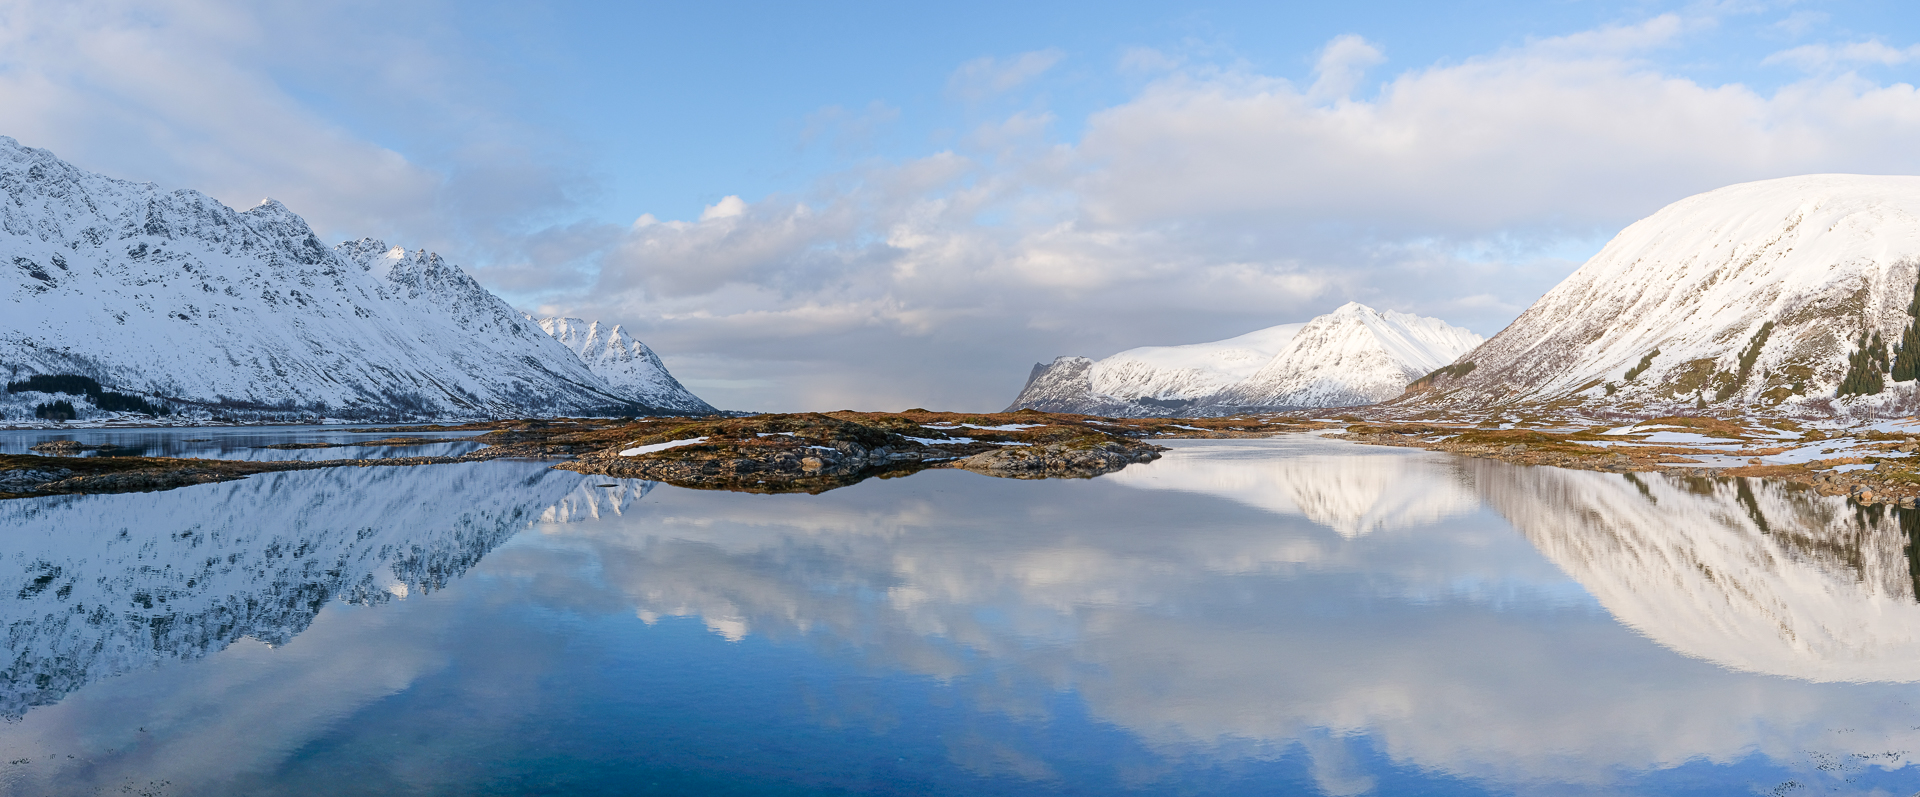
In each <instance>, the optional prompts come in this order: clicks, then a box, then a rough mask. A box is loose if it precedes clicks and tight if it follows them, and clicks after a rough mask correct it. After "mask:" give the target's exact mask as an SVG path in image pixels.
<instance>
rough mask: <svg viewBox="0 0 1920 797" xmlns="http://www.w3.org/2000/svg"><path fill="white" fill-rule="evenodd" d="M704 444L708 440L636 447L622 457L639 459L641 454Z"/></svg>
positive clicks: (628, 450)
mask: <svg viewBox="0 0 1920 797" xmlns="http://www.w3.org/2000/svg"><path fill="white" fill-rule="evenodd" d="M704 442H707V438H705V437H695V438H691V439H687V440H675V441H673V442H670V443H654V444H652V445H644V446H636V447H634V448H629V449H627V450H625V451H622V452H620V456H623V457H637V456H640V455H641V454H651V453H653V452H655V451H665V450H667V449H669V448H679V447H681V446H690V445H694V444H695V443H704Z"/></svg>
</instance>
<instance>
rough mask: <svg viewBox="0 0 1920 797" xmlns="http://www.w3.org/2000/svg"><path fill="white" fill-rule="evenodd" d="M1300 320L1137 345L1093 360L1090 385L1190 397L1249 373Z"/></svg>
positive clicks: (1118, 392) (1113, 392)
mask: <svg viewBox="0 0 1920 797" xmlns="http://www.w3.org/2000/svg"><path fill="white" fill-rule="evenodd" d="M1305 326H1306V324H1281V325H1279V326H1274V327H1267V328H1266V329H1261V330H1256V331H1253V332H1249V333H1247V334H1245V335H1240V336H1238V337H1232V338H1227V339H1226V340H1218V341H1214V342H1212V343H1190V344H1187V345H1184V346H1142V347H1140V348H1137V349H1128V350H1126V351H1123V352H1120V353H1119V354H1115V355H1113V356H1111V357H1108V358H1106V359H1104V360H1100V361H1098V362H1096V363H1094V364H1093V369H1092V371H1090V372H1089V374H1088V377H1089V378H1090V379H1091V380H1092V383H1093V390H1094V392H1096V393H1100V394H1103V395H1108V396H1114V397H1116V398H1121V399H1137V398H1152V399H1160V400H1182V399H1196V398H1201V397H1204V396H1210V395H1213V394H1214V393H1218V392H1220V391H1222V390H1225V389H1227V388H1228V387H1231V386H1232V385H1234V384H1235V383H1238V382H1240V381H1242V380H1244V379H1246V378H1247V377H1250V376H1253V375H1254V373H1255V372H1257V371H1259V370H1260V367H1261V366H1263V365H1266V364H1267V362H1268V361H1270V360H1272V359H1273V356H1274V355H1276V354H1279V353H1280V351H1281V350H1282V349H1284V348H1286V346H1287V343H1288V342H1289V341H1292V340H1293V338H1294V336H1295V335H1297V334H1299V332H1300V330H1301V329H1302V328H1304V327H1305Z"/></svg>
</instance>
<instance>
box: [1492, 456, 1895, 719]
mask: <svg viewBox="0 0 1920 797" xmlns="http://www.w3.org/2000/svg"><path fill="white" fill-rule="evenodd" d="M1467 462H1469V463H1471V464H1463V465H1462V466H1461V467H1462V468H1463V469H1465V470H1466V471H1467V472H1468V473H1470V474H1471V475H1472V477H1473V480H1474V482H1475V483H1476V484H1478V485H1479V486H1480V490H1481V493H1482V494H1483V495H1485V496H1486V499H1487V502H1488V503H1489V504H1490V505H1491V506H1493V507H1494V508H1496V509H1498V510H1499V511H1500V513H1501V514H1503V515H1505V516H1506V517H1507V519H1508V520H1510V521H1511V522H1512V523H1513V524H1514V526H1515V527H1516V528H1518V529H1519V530H1520V532H1521V533H1523V534H1525V535H1526V536H1527V539H1528V540H1531V541H1532V542H1533V544H1534V545H1535V546H1536V547H1538V548H1539V549H1540V551H1541V552H1542V553H1544V554H1546V555H1547V557H1548V558H1551V559H1552V560H1553V561H1554V563H1555V564H1558V565H1560V566H1561V567H1562V568H1565V569H1566V571H1567V573H1568V574H1569V575H1571V576H1573V577H1574V578H1575V579H1577V580H1578V581H1579V582H1580V584H1581V585H1582V586H1583V587H1585V588H1586V589H1587V591H1588V592H1590V593H1592V594H1593V595H1594V597H1595V598H1597V599H1599V601H1600V603H1601V604H1602V605H1604V606H1605V607H1606V608H1607V610H1608V611H1609V612H1611V613H1612V614H1613V616H1614V617H1615V618H1616V619H1618V620H1620V621H1621V622H1623V623H1626V624H1627V625H1630V626H1632V627H1633V628H1635V629H1638V630H1639V631H1640V632H1642V633H1644V634H1646V635H1647V636H1648V637H1650V638H1652V639H1653V640H1654V641H1657V642H1659V643H1660V644H1662V645H1665V646H1667V647H1669V648H1672V649H1674V650H1677V651H1679V652H1681V653H1684V654H1687V655H1689V656H1697V657H1699V658H1702V659H1706V660H1708V661H1711V662H1714V663H1716V664H1719V665H1722V666H1725V667H1731V668H1734V669H1739V670H1748V671H1752V672H1761V673H1770V674H1774V675H1784V676H1788V677H1792V678H1803V679H1807V680H1811V681H1920V603H1916V602H1915V593H1914V580H1915V577H1916V572H1915V569H1914V558H1913V557H1914V548H1913V537H1912V535H1913V532H1914V530H1915V528H1916V525H1917V524H1916V520H1917V518H1916V514H1915V512H1914V511H1913V510H1902V509H1890V508H1887V507H1862V506H1860V505H1858V504H1855V503H1852V502H1850V501H1848V500H1847V499H1845V498H1842V497H1834V496H1822V495H1819V494H1817V493H1815V492H1813V491H1812V490H1808V489H1805V488H1802V487H1799V486H1797V485H1791V484H1783V483H1777V482H1765V481H1761V480H1758V479H1714V478H1694V477H1681V476H1665V475H1657V474H1636V475H1618V474H1603V473H1592V472H1584V471H1564V470H1557V469H1552V468H1515V467H1510V466H1504V465H1497V464H1495V463H1490V462H1486V461H1484V460H1468V461H1467Z"/></svg>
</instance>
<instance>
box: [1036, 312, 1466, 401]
mask: <svg viewBox="0 0 1920 797" xmlns="http://www.w3.org/2000/svg"><path fill="white" fill-rule="evenodd" d="M1480 341H1481V338H1480V336H1478V335H1475V334H1473V333H1472V332H1468V331H1467V330H1465V329H1461V328H1459V327H1455V326H1450V325H1448V324H1447V323H1446V322H1443V321H1440V320H1438V319H1432V318H1423V317H1421V316H1416V315H1409V314H1406V313H1397V312H1393V311H1388V312H1385V313H1380V312H1376V311H1375V310H1373V309H1372V308H1370V307H1367V306H1366V305H1362V304H1359V303H1356V302H1348V303H1347V304H1345V305H1342V306H1341V307H1340V308H1339V309H1337V310H1334V311H1333V312H1331V313H1328V314H1326V315H1323V316H1319V317H1317V318H1314V319H1313V320H1311V321H1308V322H1306V323H1304V324H1283V325H1280V326H1276V327H1269V328H1267V329H1263V330H1259V331H1257V332H1251V333H1248V334H1245V335H1241V336H1239V337H1235V338H1228V339H1226V340H1222V341H1216V342H1213V343H1196V344H1191V345H1186V346H1147V347H1142V348H1138V349H1129V350H1127V351H1123V352H1120V353H1119V354H1115V355H1113V356H1111V357H1108V358H1106V359H1103V360H1098V361H1096V360H1090V359H1088V358H1085V357H1061V358H1058V359H1056V360H1054V361H1053V363H1052V364H1050V365H1048V364H1041V365H1035V366H1034V368H1033V373H1032V375H1030V376H1029V377H1028V379H1027V384H1026V386H1025V387H1024V388H1022V389H1021V391H1020V395H1019V397H1018V398H1016V399H1014V402H1013V405H1012V406H1010V407H1008V409H1009V410H1016V409H1021V408H1026V407H1031V408H1034V409H1039V410H1047V411H1051V412H1079V413H1086V414H1090V415H1107V416H1155V415H1180V414H1208V413H1214V412H1232V411H1238V410H1239V409H1241V408H1245V407H1345V406H1352V405H1356V404H1372V403H1374V402H1377V401H1382V400H1385V399H1387V398H1391V397H1393V396H1397V395H1399V394H1400V392H1401V391H1402V390H1403V389H1405V388H1406V386H1407V383H1409V382H1411V381H1413V380H1414V379H1416V378H1419V377H1421V376H1424V375H1426V374H1428V373H1430V372H1432V371H1433V370H1434V369H1436V368H1439V367H1441V366H1444V365H1446V364H1447V363H1449V362H1452V361H1453V360H1454V358H1456V357H1459V356H1460V355H1461V354H1462V353H1464V352H1466V351H1467V350H1469V349H1471V348H1473V347H1474V346H1476V345H1479V343H1480Z"/></svg>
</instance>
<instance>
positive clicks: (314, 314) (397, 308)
mask: <svg viewBox="0 0 1920 797" xmlns="http://www.w3.org/2000/svg"><path fill="white" fill-rule="evenodd" d="M0 189H3V190H4V191H5V196H6V201H5V202H4V203H3V204H0V373H4V374H5V375H6V377H7V379H8V381H10V382H16V383H18V382H22V381H23V380H25V379H27V378H28V377H31V376H34V375H54V374H73V375H78V376H84V377H87V378H89V379H92V380H94V381H96V382H97V383H98V385H99V386H100V389H104V390H105V391H110V392H114V393H120V394H126V395H130V396H134V397H137V398H140V399H142V400H146V401H150V402H151V403H152V404H153V405H154V406H157V407H161V408H166V409H170V410H175V411H180V412H185V413H189V414H194V413H211V414H215V415H225V416H234V417H263V416H274V415H282V416H284V415H287V414H295V413H300V414H308V415H325V416H330V417H344V418H370V419H371V418H383V419H386V418H427V417H486V416H502V415H527V414H534V415H555V414H570V415H571V414H589V415H605V414H616V413H617V414H636V413H639V414H683V413H705V412H710V411H712V407H710V406H708V405H707V404H706V403H705V402H702V401H700V400H699V399H698V398H696V397H694V396H693V395H692V394H691V393H688V392H687V391H686V389H685V388H684V387H682V386H681V385H680V384H679V383H678V382H677V381H675V380H674V379H673V378H672V377H671V376H670V375H667V373H666V369H665V368H664V366H662V365H661V364H660V361H659V359H658V358H657V357H655V356H654V355H653V353H652V352H651V351H649V350H647V349H646V347H644V346H642V345H640V344H639V343H638V341H630V340H628V339H626V338H625V337H624V336H619V340H618V341H614V340H612V339H611V338H609V339H605V340H601V341H599V342H598V343H595V344H594V345H597V346H598V347H599V348H598V349H597V350H595V351H589V348H590V347H589V343H590V341H587V340H585V339H582V340H580V341H578V345H575V343H573V342H569V341H563V340H561V339H556V337H555V336H553V335H549V334H548V332H547V331H546V330H543V328H542V327H541V325H539V324H537V323H536V322H534V321H533V320H532V319H530V318H528V317H526V316H524V315H522V314H521V313H519V312H516V311H515V310H514V309H513V308H511V307H509V306H508V305H507V304H506V302H504V301H501V300H500V299H499V297H496V296H494V295H493V294H491V293H489V292H488V291H487V290H486V289H485V288H483V287H481V286H480V284H479V283H477V282H475V281H474V280H473V278H472V277H470V276H468V275H467V274H466V272H464V271H463V270H461V269H460V268H459V267H458V266H455V265H453V264H450V263H447V262H445V261H444V260H442V259H441V258H440V257H439V256H437V255H434V254H432V253H429V252H426V251H413V252H409V251H407V250H405V249H403V248H400V247H391V246H388V245H387V244H386V243H384V242H381V241H376V240H372V239H362V240H358V241H350V242H347V243H343V244H340V245H338V246H333V247H328V246H326V245H324V244H322V243H321V242H320V240H319V239H318V237H316V236H315V235H314V232H313V230H312V229H311V228H309V227H308V226H307V223H306V222H305V221H304V220H302V219H301V218H300V217H299V216H298V215H295V214H294V213H293V212H292V211H291V210H288V209H287V208H286V207H284V206H282V205H281V204H280V203H278V202H274V201H272V200H268V201H266V202H263V203H262V204H260V205H259V206H257V207H254V208H252V209H250V210H247V211H245V212H238V211H235V210H233V209H231V208H228V207H227V206H225V205H222V204H221V203H219V202H217V201H215V200H214V199H212V198H210V197H208V196H206V195H204V194H201V193H199V192H197V191H162V190H160V189H159V188H158V187H156V186H154V185H153V184H150V183H146V184H142V183H132V182H127V181H124V180H115V179H111V178H107V177H103V176H100V175H97V174H91V173H88V172H85V171H82V170H80V169H78V168H75V167H73V166H72V165H69V164H67V163H65V162H63V161H61V160H60V159H58V158H56V157H54V155H53V154H52V153H49V152H47V151H45V150H39V149H33V148H29V147H23V146H21V145H20V144H19V143H18V142H16V141H14V140H13V139H11V138H4V137H0ZM588 331H589V333H591V327H590V328H589V330H588ZM616 334H617V333H616ZM589 337H591V334H589ZM620 352H626V353H625V354H621V353H620ZM583 356H584V357H585V358H584V359H583ZM623 358H624V359H623ZM623 363H624V364H623ZM100 389H95V390H94V391H93V392H92V393H91V394H90V395H88V396H81V395H74V396H60V398H62V399H64V400H67V401H70V402H73V403H77V404H78V405H80V407H81V409H82V411H83V412H84V411H85V409H86V407H87V405H88V403H89V401H91V400H94V399H96V398H97V394H98V393H99V392H100ZM50 398H53V396H50V395H49V394H45V393H40V392H35V391H30V390H29V391H24V392H22V393H13V392H9V393H7V394H0V414H4V415H5V416H7V417H14V418H17V417H19V416H21V415H22V414H30V413H31V412H32V406H33V405H34V404H33V403H34V402H45V401H47V400H49V399H50Z"/></svg>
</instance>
